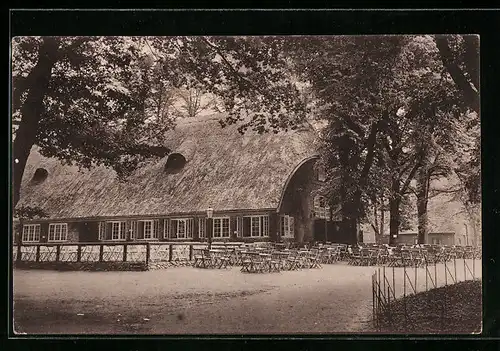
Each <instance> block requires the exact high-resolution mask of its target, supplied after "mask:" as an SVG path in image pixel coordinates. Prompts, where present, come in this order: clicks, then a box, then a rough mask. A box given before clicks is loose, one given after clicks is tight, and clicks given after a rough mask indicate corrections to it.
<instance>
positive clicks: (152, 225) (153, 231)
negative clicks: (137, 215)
mask: <svg viewBox="0 0 500 351" xmlns="http://www.w3.org/2000/svg"><path fill="white" fill-rule="evenodd" d="M137 222H141V223H142V238H141V239H137V240H154V239H158V237H157V235H156V236H155V234H156V233H155V221H154V220H152V219H140V220H138V221H137ZM146 224H149V225H151V228H150V229H151V231H150V233H149V237H146Z"/></svg>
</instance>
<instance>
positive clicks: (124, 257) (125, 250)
mask: <svg viewBox="0 0 500 351" xmlns="http://www.w3.org/2000/svg"><path fill="white" fill-rule="evenodd" d="M127 246H128V245H127V244H123V262H127Z"/></svg>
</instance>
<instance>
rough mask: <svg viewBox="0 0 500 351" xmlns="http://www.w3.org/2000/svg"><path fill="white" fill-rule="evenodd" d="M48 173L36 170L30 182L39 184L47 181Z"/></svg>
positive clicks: (43, 169) (40, 169) (39, 169)
mask: <svg viewBox="0 0 500 351" xmlns="http://www.w3.org/2000/svg"><path fill="white" fill-rule="evenodd" d="M48 175H49V172H48V171H47V170H46V169H45V168H37V169H36V171H35V173H34V174H33V178H32V181H33V182H35V183H41V182H43V181H44V180H45V179H47V177H48Z"/></svg>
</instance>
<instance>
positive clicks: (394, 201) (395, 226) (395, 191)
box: [389, 177, 401, 245]
mask: <svg viewBox="0 0 500 351" xmlns="http://www.w3.org/2000/svg"><path fill="white" fill-rule="evenodd" d="M400 204H401V197H400V194H399V179H398V178H397V177H393V179H392V185H391V198H390V199H389V245H394V244H395V243H396V239H397V237H398V235H399V223H400V218H399V205H400Z"/></svg>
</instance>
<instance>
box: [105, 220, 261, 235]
mask: <svg viewBox="0 0 500 351" xmlns="http://www.w3.org/2000/svg"><path fill="white" fill-rule="evenodd" d="M195 220H197V221H198V226H197V227H198V237H199V238H206V218H198V219H194V218H176V219H170V220H167V219H165V220H163V233H161V234H162V235H161V236H162V237H163V238H165V239H192V238H193V237H194V232H195V227H194V221H195ZM231 230H235V231H236V233H237V236H239V237H268V236H269V216H267V215H266V216H245V217H238V218H237V219H236V228H231V221H230V218H229V217H216V218H213V221H212V237H213V238H229V237H231ZM159 232H160V229H159V220H140V221H134V222H132V227H131V228H130V234H131V239H158V238H159V237H160V233H159ZM126 234H127V233H126V222H125V221H112V222H101V223H99V240H125V239H126V237H127V235H126ZM134 234H135V236H134Z"/></svg>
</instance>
